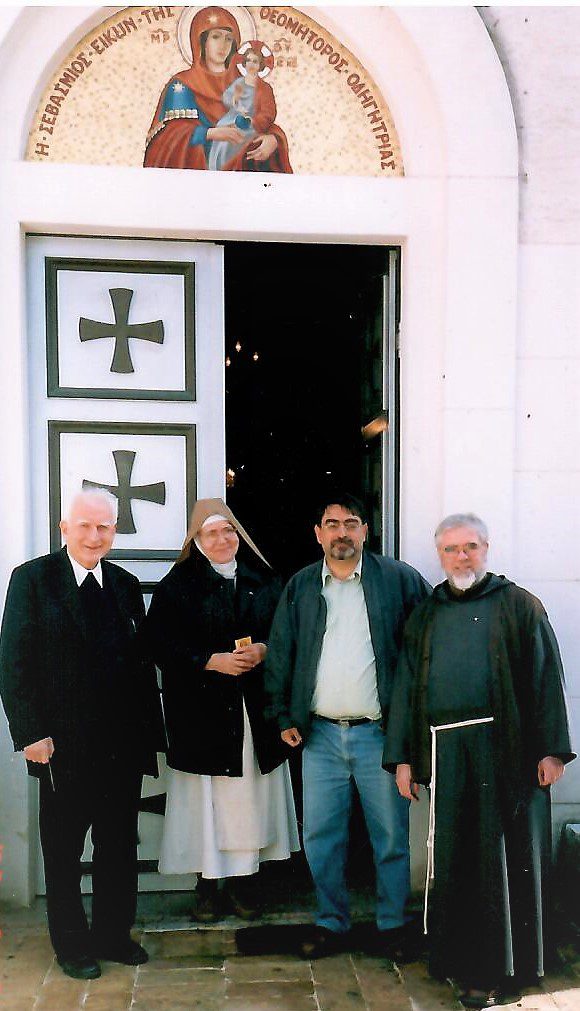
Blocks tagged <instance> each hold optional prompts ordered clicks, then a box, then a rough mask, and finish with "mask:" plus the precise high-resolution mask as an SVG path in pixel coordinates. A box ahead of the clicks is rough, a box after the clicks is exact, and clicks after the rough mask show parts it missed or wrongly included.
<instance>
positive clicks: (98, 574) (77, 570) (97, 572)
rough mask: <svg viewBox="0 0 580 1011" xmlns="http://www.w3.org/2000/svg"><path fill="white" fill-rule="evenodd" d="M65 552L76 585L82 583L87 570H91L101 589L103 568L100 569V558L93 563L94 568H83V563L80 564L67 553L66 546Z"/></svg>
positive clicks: (87, 572)
mask: <svg viewBox="0 0 580 1011" xmlns="http://www.w3.org/2000/svg"><path fill="white" fill-rule="evenodd" d="M66 553H67V555H68V560H69V562H70V563H71V565H72V570H73V572H74V574H75V579H76V581H77V586H80V585H81V583H84V581H85V579H86V578H87V576H88V574H89V572H92V574H93V576H94V577H95V579H96V580H97V583H98V584H99V586H100V587H101V590H102V589H103V569H102V566H101V562H100V560H99V561H98V562H97V564H96V565H95V567H94V569H85V567H84V565H81V563H80V562H77V560H76V558H73V556H72V555H71V554H70V553H69V550H68V548H67V551H66Z"/></svg>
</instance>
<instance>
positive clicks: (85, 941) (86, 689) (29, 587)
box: [0, 489, 164, 979]
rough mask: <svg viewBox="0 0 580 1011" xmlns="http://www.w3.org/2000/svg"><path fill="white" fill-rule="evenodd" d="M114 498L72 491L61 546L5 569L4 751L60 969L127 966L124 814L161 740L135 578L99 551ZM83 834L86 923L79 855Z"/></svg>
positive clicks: (74, 971)
mask: <svg viewBox="0 0 580 1011" xmlns="http://www.w3.org/2000/svg"><path fill="white" fill-rule="evenodd" d="M116 514H117V502H116V499H115V498H114V497H113V496H112V495H110V494H109V492H107V491H104V490H101V489H92V490H90V491H86V492H81V493H80V494H78V495H77V496H76V497H75V499H74V500H73V502H72V504H71V507H70V510H69V512H68V514H67V516H66V518H65V519H63V520H62V521H61V524H60V527H61V531H62V533H63V536H64V540H65V542H66V547H65V548H63V549H62V550H61V551H57V552H54V553H53V554H50V555H45V556H43V557H42V558H35V559H33V560H32V561H29V562H26V563H25V564H24V565H20V566H19V567H18V568H16V569H15V570H14V572H13V573H12V577H11V580H10V585H9V587H8V595H7V599H6V607H5V611H4V619H3V623H2V634H1V638H0V691H1V694H2V700H3V703H4V708H5V710H6V715H7V717H8V722H9V726H10V732H11V735H12V739H13V742H14V748H15V750H16V751H24V755H25V758H26V759H27V763H28V771H29V774H30V775H32V776H36V777H38V779H39V785H40V808H39V821H40V839H41V844H42V853H43V858H44V871H45V878H46V896H47V913H48V925H49V931H50V937H51V941H52V945H53V947H54V950H55V953H56V956H57V959H58V962H59V964H60V965H61V967H62V969H63V971H64V972H65V973H66V974H67V975H68V976H72V977H74V978H77V979H95V978H96V977H97V976H100V974H101V969H100V966H99V963H98V961H97V959H98V958H102V959H104V960H110V961H115V962H121V963H124V964H126V965H138V964H141V963H143V962H146V961H147V952H146V951H145V950H144V949H143V948H142V947H141V946H140V945H139V944H137V943H136V942H135V941H133V940H132V939H131V936H130V930H131V927H132V925H133V923H134V919H135V909H136V901H137V817H138V806H139V799H140V795H141V781H142V777H143V774H144V773H148V774H150V775H157V755H156V752H157V751H158V750H162V749H163V748H164V735H163V724H162V714H161V706H160V699H159V692H158V689H157V681H156V676H155V669H154V667H153V665H152V664H151V663H149V662H148V661H147V659H145V658H143V657H142V656H140V654H139V651H138V649H137V646H136V643H137V628H138V626H139V624H140V622H141V620H142V618H143V617H144V613H145V611H144V606H143V598H142V596H141V591H140V587H139V583H138V580H137V579H136V578H135V577H134V576H132V575H131V574H130V573H128V572H126V571H125V570H124V569H121V568H119V567H118V566H115V565H112V564H111V563H109V562H106V561H104V560H103V559H104V556H105V555H106V554H107V553H108V552H109V551H110V549H111V547H112V544H113V540H114V537H115V532H116V526H115V524H116ZM89 827H91V835H92V842H93V900H92V924H91V928H90V929H89V926H88V923H87V918H86V915H85V911H84V908H83V903H82V899H81V889H80V879H81V856H82V852H83V847H84V841H85V836H86V833H87V830H88V829H89Z"/></svg>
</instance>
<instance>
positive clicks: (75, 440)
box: [27, 236, 225, 891]
mask: <svg viewBox="0 0 580 1011" xmlns="http://www.w3.org/2000/svg"><path fill="white" fill-rule="evenodd" d="M27 286H28V291H27V312H28V333H29V348H28V365H29V384H28V388H29V431H30V460H29V469H28V472H29V475H30V487H29V502H30V503H31V508H30V532H31V544H32V551H31V554H32V555H41V554H45V553H46V552H48V551H51V550H56V549H57V548H59V547H60V544H61V540H60V534H59V530H58V521H59V519H60V517H61V515H62V512H63V510H64V509H65V508H66V505H67V503H68V501H69V500H70V498H71V497H72V495H73V494H74V493H75V492H76V491H78V490H80V489H81V488H82V487H83V485H84V486H87V485H90V484H91V483H94V484H98V485H104V486H106V487H109V489H110V490H111V491H112V492H113V493H114V494H115V495H116V496H117V498H118V501H119V521H118V533H117V537H116V540H115V544H114V548H113V551H112V552H111V554H110V556H109V557H110V559H111V560H112V561H114V562H116V563H117V564H119V565H123V566H124V567H125V568H127V569H128V570H129V571H131V572H133V573H134V574H135V575H136V576H138V578H139V579H140V580H141V583H142V587H143V591H144V594H145V596H146V598H147V596H148V595H149V594H150V592H151V590H152V588H153V586H154V585H155V583H156V582H157V581H158V580H159V579H160V578H161V577H162V576H163V575H164V574H165V573H166V572H167V571H168V569H169V568H170V566H171V565H172V564H173V560H174V559H175V557H176V555H177V554H178V552H179V549H180V547H181V543H182V541H183V538H184V536H185V532H186V529H187V520H188V515H189V512H190V509H191V505H192V503H193V501H194V500H195V499H196V498H199V497H205V496H214V495H222V496H223V494H224V491H225V438H224V368H223V363H224V333H223V250H222V248H221V247H220V246H216V245H213V244H209V243H207V244H206V243H193V242H173V241H160V240H144V239H103V238H78V237H66V236H29V237H28V239H27ZM164 789H165V787H164V777H163V775H162V776H161V778H160V779H158V780H153V779H149V778H148V779H146V780H145V785H144V791H143V793H144V797H145V798H146V799H145V801H144V804H143V806H144V807H145V808H150V809H151V810H145V811H142V813H141V815H140V820H139V835H140V846H139V859H140V861H141V867H142V873H141V875H140V887H141V889H143V890H149V889H159V888H172V887H184V886H186V885H188V884H190V882H189V881H188V880H187V879H184V878H177V877H176V878H164V877H160V876H158V875H157V874H155V873H154V872H153V870H152V868H153V867H154V866H155V862H156V859H157V855H158V852H159V843H160V838H161V831H162V825H163V819H162V817H161V816H160V815H159V814H157V813H154V809H155V808H156V807H160V804H161V802H160V801H156V800H154V799H152V798H155V797H157V796H159V795H161V794H163V793H164ZM90 855H91V849H90V844H89V842H88V841H87V845H86V847H85V854H84V859H85V860H86V861H87V862H89V861H90ZM39 865H40V875H39V891H43V890H44V882H43V880H42V867H41V865H42V861H39ZM85 887H86V888H89V887H90V883H88V882H87V883H86V885H85Z"/></svg>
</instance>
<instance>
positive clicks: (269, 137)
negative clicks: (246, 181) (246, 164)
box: [246, 133, 278, 161]
mask: <svg viewBox="0 0 580 1011" xmlns="http://www.w3.org/2000/svg"><path fill="white" fill-rule="evenodd" d="M277 147H278V138H277V137H275V136H274V134H273V133H265V134H263V135H262V136H261V137H259V138H258V143H257V145H256V147H253V148H252V149H251V150H249V151H246V158H247V159H248V161H268V158H269V157H270V156H271V155H273V154H274V151H275V150H276V148H277Z"/></svg>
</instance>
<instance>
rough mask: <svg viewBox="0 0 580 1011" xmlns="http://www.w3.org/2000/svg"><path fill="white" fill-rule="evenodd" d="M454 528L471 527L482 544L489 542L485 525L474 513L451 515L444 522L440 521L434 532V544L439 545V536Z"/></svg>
mask: <svg viewBox="0 0 580 1011" xmlns="http://www.w3.org/2000/svg"><path fill="white" fill-rule="evenodd" d="M455 527H473V529H474V530H477V533H478V534H479V539H480V541H482V543H484V544H487V542H488V540H489V534H488V532H487V527H486V525H485V523H484V522H483V520H481V519H480V518H479V516H476V515H475V513H452V514H451V516H446V517H445V519H444V520H441V523H440V524H439V526H438V527H437V529H436V531H435V544H439V540H440V538H441V535H442V534H444V533H445V531H446V530H454V529H455Z"/></svg>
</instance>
